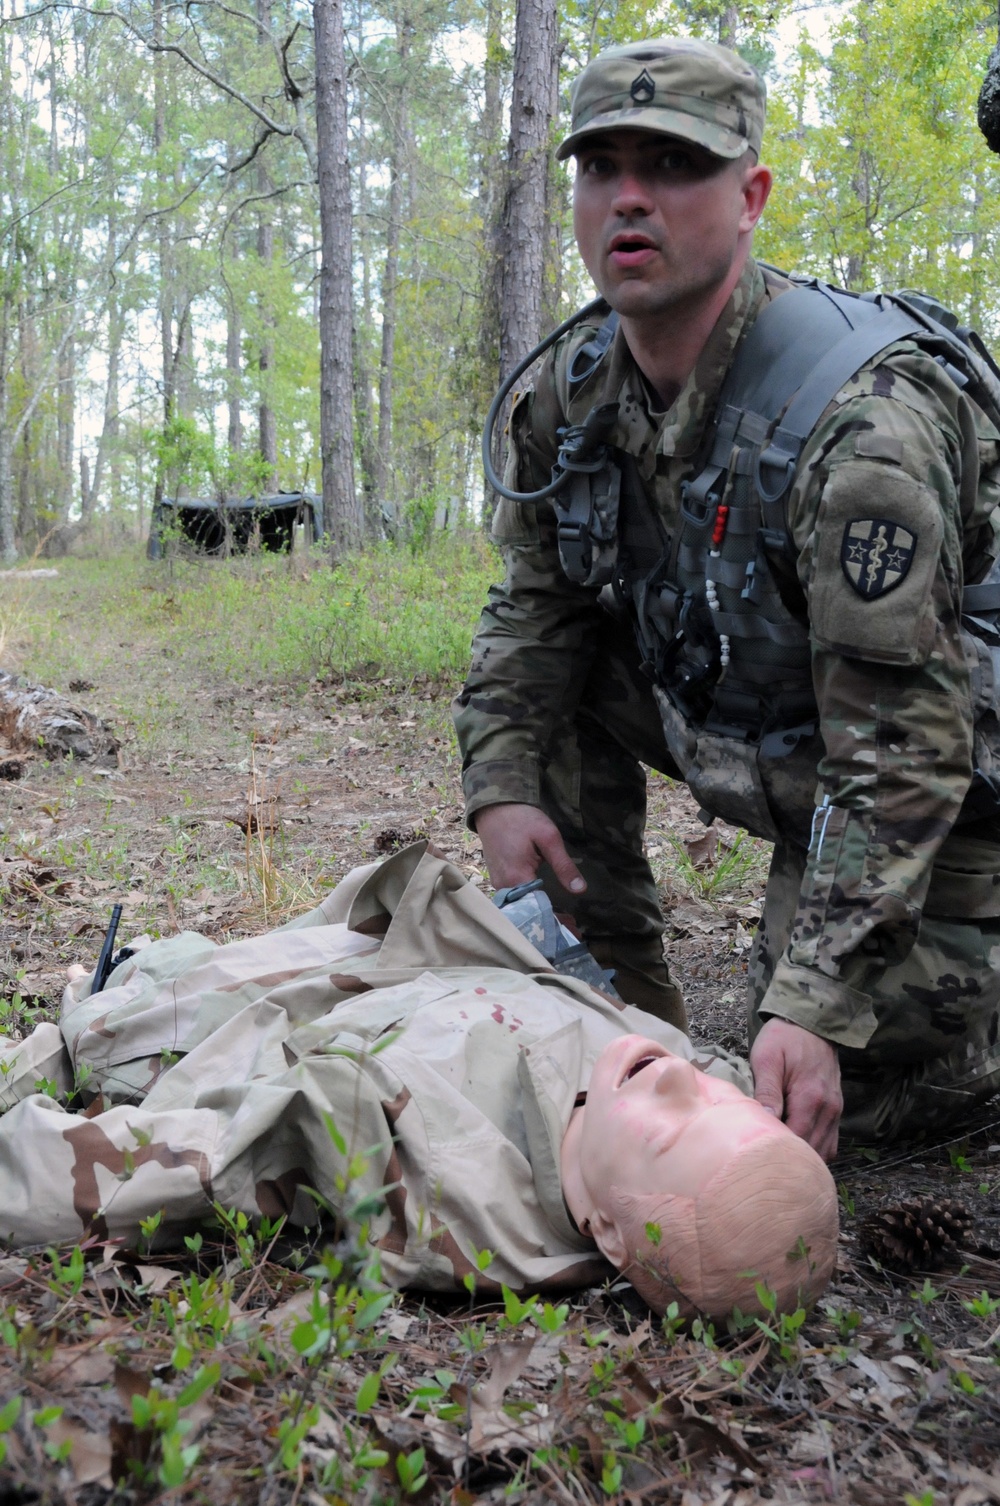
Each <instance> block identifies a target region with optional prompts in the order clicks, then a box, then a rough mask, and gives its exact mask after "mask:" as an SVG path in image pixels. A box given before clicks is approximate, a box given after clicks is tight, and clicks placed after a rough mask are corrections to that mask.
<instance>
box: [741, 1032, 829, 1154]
mask: <svg viewBox="0 0 1000 1506" xmlns="http://www.w3.org/2000/svg"><path fill="white" fill-rule="evenodd" d="M750 1067H751V1070H752V1072H753V1079H754V1097H755V1098H756V1099H757V1102H758V1103H761V1104H763V1105H764V1107H765V1108H766V1109H770V1110H771V1112H772V1113H773V1114H776V1115H777V1117H778V1118H779V1119H783V1120H784V1121H785V1123H786V1124H787V1125H788V1128H789V1129H790V1130H794V1131H795V1133H796V1134H797V1135H801V1137H802V1139H803V1140H807V1141H808V1142H809V1144H810V1145H811V1146H812V1148H813V1150H815V1151H818V1152H819V1154H820V1155H821V1156H822V1157H823V1159H824V1161H832V1160H833V1157H834V1156H835V1155H836V1154H837V1132H838V1126H839V1124H840V1116H841V1113H842V1112H843V1108H844V1099H843V1096H842V1094H841V1091H840V1062H839V1060H838V1058H837V1052H836V1050H835V1049H834V1047H833V1046H832V1045H831V1044H830V1042H829V1041H826V1040H824V1039H823V1037H822V1036H819V1035H813V1034H812V1032H811V1031H809V1030H803V1028H802V1026H801V1025H793V1024H792V1023H791V1022H790V1021H789V1020H781V1019H777V1018H773V1019H770V1020H767V1021H766V1022H765V1024H764V1026H763V1028H762V1029H761V1032H760V1034H759V1035H758V1037H757V1039H756V1040H755V1041H754V1043H753V1048H752V1049H751V1052H750Z"/></svg>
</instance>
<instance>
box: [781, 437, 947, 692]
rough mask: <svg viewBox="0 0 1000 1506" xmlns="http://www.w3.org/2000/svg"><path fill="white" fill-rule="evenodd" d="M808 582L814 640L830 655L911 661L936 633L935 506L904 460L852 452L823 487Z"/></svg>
mask: <svg viewBox="0 0 1000 1506" xmlns="http://www.w3.org/2000/svg"><path fill="white" fill-rule="evenodd" d="M816 534H817V539H818V542H817V546H816V551H815V558H814V566H813V578H812V581H811V582H810V586H809V617H810V625H811V629H812V636H813V638H814V640H815V641H816V642H817V643H818V644H819V645H820V646H821V647H822V648H826V649H830V650H831V651H832V652H834V653H838V654H845V655H847V656H848V657H850V658H857V659H867V660H870V661H872V662H874V663H877V664H899V665H901V666H906V667H916V666H918V665H921V664H923V663H925V662H926V660H927V656H928V655H929V653H930V651H931V649H932V647H933V646H934V638H935V630H936V629H935V622H936V619H935V612H934V605H933V602H932V600H931V592H932V587H933V584H934V578H935V575H936V572H937V569H938V560H939V556H940V550H941V542H942V538H943V534H944V527H943V524H942V520H941V505H940V503H939V501H938V499H937V497H936V496H935V495H934V493H933V492H932V491H931V490H930V488H929V487H927V486H924V485H923V483H922V482H920V481H917V480H915V479H914V477H913V476H911V475H910V474H909V472H908V471H905V470H903V468H902V467H901V466H897V465H892V464H889V463H887V462H885V461H879V460H871V459H864V458H861V457H858V456H855V457H854V458H852V459H850V460H845V461H844V462H843V463H842V464H840V465H835V466H834V467H833V469H832V470H831V472H830V477H829V480H828V481H827V484H826V487H825V488H824V491H823V499H822V503H821V506H820V511H819V516H818V518H817V523H816Z"/></svg>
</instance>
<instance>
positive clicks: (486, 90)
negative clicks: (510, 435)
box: [479, 0, 503, 526]
mask: <svg viewBox="0 0 1000 1506" xmlns="http://www.w3.org/2000/svg"><path fill="white" fill-rule="evenodd" d="M502 16H503V7H502V4H501V0H487V5H486V61H485V65H484V68H483V111H482V114H481V116H480V117H479V214H480V219H481V222H482V227H483V255H482V259H481V262H480V281H479V309H480V313H479V366H480V371H481V374H482V375H481V380H482V387H483V391H482V393H481V403H480V406H481V409H482V411H483V413H485V412H486V409H487V407H488V406H489V403H490V401H491V400H492V396H493V391H494V389H495V388H496V385H497V383H498V381H499V379H500V286H501V282H502V279H503V270H502V269H503V255H502V251H501V243H500V242H501V225H500V210H501V205H502V202H503V192H502V176H503V156H502V152H501V141H500V133H501V130H502V127H503V88H502V83H503V80H502V59H503V35H502V31H501V22H502ZM502 444H503V439H502V436H501V435H500V434H499V433H498V434H496V435H495V437H494V445H493V463H494V466H496V465H497V464H498V463H499V461H500V450H501V447H502ZM496 503H497V499H496V496H495V495H494V493H493V492H492V491H491V490H487V492H486V494H485V496H484V499H483V522H484V524H485V525H486V526H489V524H490V523H491V522H492V521H493V513H494V511H495V510H496Z"/></svg>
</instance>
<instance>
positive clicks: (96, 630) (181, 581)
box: [22, 533, 499, 865]
mask: <svg viewBox="0 0 1000 1506" xmlns="http://www.w3.org/2000/svg"><path fill="white" fill-rule="evenodd" d="M63 572H64V574H65V576H66V578H67V579H66V587H67V590H68V592H69V598H68V599H65V605H64V606H63V607H62V608H61V610H60V611H48V612H44V613H41V612H40V613H38V614H37V615H35V614H33V615H32V616H31V617H30V619H28V620H27V621H26V623H25V627H24V632H23V640H22V641H24V642H25V643H26V644H30V648H29V649H28V652H29V653H30V657H31V662H32V666H33V674H34V675H36V676H37V677H39V678H42V679H46V678H48V679H50V680H55V681H57V682H58V681H63V680H65V679H67V678H72V677H73V675H74V674H76V673H78V672H79V670H80V662H81V661H80V658H79V654H80V644H81V642H83V641H87V642H89V643H90V645H91V648H90V649H89V653H88V659H87V667H88V673H95V672H100V673H102V674H103V673H105V672H106V674H107V676H108V683H114V679H115V676H116V671H117V664H116V661H117V658H118V656H119V655H120V653H121V648H120V634H119V626H120V622H121V620H122V618H123V617H125V618H128V619H130V620H131V621H132V623H133V624H134V626H135V628H136V630H137V631H141V632H142V634H143V635H144V638H145V639H146V641H147V642H148V643H149V644H150V645H151V646H159V647H160V648H161V649H162V651H163V652H164V653H165V654H166V655H167V656H168V657H169V658H171V659H178V658H182V657H183V658H184V659H185V660H186V661H188V662H192V661H193V662H194V663H197V664H200V665H202V666H204V667H205V668H206V669H208V670H211V671H212V672H214V673H217V674H218V675H219V676H220V677H225V678H231V679H235V680H237V681H242V682H243V683H252V682H255V681H257V680H259V679H260V678H261V677H267V678H271V679H277V680H286V681H290V682H292V683H293V684H302V683H304V682H306V681H309V680H311V679H314V678H317V677H319V678H322V679H326V680H328V681H332V682H334V683H343V682H360V683H364V682H369V683H370V682H374V681H381V680H386V679H389V680H391V681H392V682H393V683H396V684H400V683H402V684H406V683H407V682H408V681H410V680H412V679H413V678H414V677H415V676H417V675H424V676H427V677H429V678H432V679H437V678H439V677H445V676H447V677H449V678H450V679H457V678H458V677H459V676H460V675H462V674H463V673H464V671H465V669H466V667H467V660H468V654H469V644H470V641H471V638H472V633H473V631H474V628H475V624H476V620H477V618H478V616H479V613H480V611H481V609H482V604H483V601H484V600H485V597H486V592H487V590H488V587H489V585H490V584H491V583H492V581H494V580H495V579H496V577H497V575H498V574H499V567H498V564H497V561H496V557H495V555H494V554H493V552H492V550H491V549H490V548H489V546H488V545H486V544H485V543H483V542H482V540H481V539H480V538H479V537H478V536H477V535H472V536H462V535H453V534H442V533H438V534H436V535H435V536H434V545H433V548H431V549H428V550H427V551H426V552H424V553H413V552H412V551H411V550H410V548H409V547H408V546H407V545H405V544H400V545H393V544H383V545H380V546H379V547H378V548H377V549H373V550H370V551H368V552H366V553H365V554H363V555H361V556H359V557H358V558H357V559H352V560H348V561H344V563H343V564H341V565H339V566H338V567H337V568H336V569H334V570H331V569H330V568H329V567H328V566H327V565H325V564H317V565H316V567H315V568H313V569H310V570H309V571H308V572H307V573H306V574H305V576H304V577H303V576H302V575H301V574H298V573H294V572H292V571H291V570H290V569H289V568H288V564H287V562H286V561H284V560H281V561H277V560H274V559H272V558H269V557H266V556H265V557H263V558H260V559H255V560H254V559H232V560H229V561H221V560H220V561H198V560H196V561H180V560H174V561H163V562H160V563H157V564H148V563H147V562H145V561H142V560H138V559H136V558H134V557H129V556H122V557H120V558H118V559H116V561H115V563H114V566H113V568H110V569H109V567H108V565H107V564H106V563H101V562H96V561H85V560H79V561H77V560H69V561H66V562H65V565H64V566H63ZM62 613H65V614H66V615H65V617H64V616H63V615H62ZM69 617H71V618H72V620H73V623H74V631H73V632H72V633H70V634H67V633H66V631H65V626H66V619H67V618H69ZM102 642H103V643H104V645H105V647H104V650H103V653H104V657H102V653H101V649H100V648H98V647H97V645H99V644H101V643H102ZM171 694H176V695H178V696H183V694H184V684H183V682H182V681H179V682H178V684H177V686H176V687H172V686H169V685H165V684H164V683H163V682H162V681H159V680H158V681H157V682H156V684H151V685H150V686H149V688H148V701H147V703H146V707H145V708H144V706H143V704H142V701H141V700H140V701H139V702H137V703H136V704H135V705H134V706H133V707H132V708H130V709H131V710H132V714H133V716H134V717H135V720H136V729H137V731H138V732H139V734H140V741H143V742H144V741H146V739H147V738H149V739H151V740H152V739H155V737H156V733H157V727H158V725H159V724H160V723H162V721H163V719H164V717H167V716H169V714H170V713H169V702H168V699H167V698H168V697H169V695H171ZM181 838H182V840H183V841H184V842H185V843H188V842H190V840H191V839H190V836H189V834H188V833H186V832H185V833H182V834H181ZM175 856H177V858H178V861H181V859H183V862H184V864H185V865H189V863H190V859H191V853H190V852H189V851H187V850H185V852H184V853H183V854H175ZM102 862H106V853H105V854H104V856H103V857H102Z"/></svg>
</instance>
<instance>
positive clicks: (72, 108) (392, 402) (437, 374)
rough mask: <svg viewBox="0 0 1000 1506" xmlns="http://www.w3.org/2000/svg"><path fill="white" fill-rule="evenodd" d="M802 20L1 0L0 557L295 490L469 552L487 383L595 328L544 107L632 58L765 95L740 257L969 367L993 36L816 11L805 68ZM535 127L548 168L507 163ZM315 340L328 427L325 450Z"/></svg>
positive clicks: (983, 12) (960, 13)
mask: <svg viewBox="0 0 1000 1506" xmlns="http://www.w3.org/2000/svg"><path fill="white" fill-rule="evenodd" d="M810 9H815V7H803V8H802V11H803V13H802V14H797V12H796V8H795V7H794V6H793V5H790V4H789V3H788V0H776V3H774V4H768V5H764V4H762V3H759V0H754V3H751V4H747V5H744V6H741V7H732V6H720V5H716V4H711V3H706V0H679V3H677V4H665V5H664V4H661V5H654V6H652V7H649V6H647V5H645V4H640V3H638V0H619V3H615V0H611V3H608V4H602V3H601V0H594V3H587V0H581V3H579V4H578V3H576V0H570V3H566V4H564V5H563V6H562V7H560V9H559V10H558V12H556V9H555V7H554V6H553V5H551V4H548V3H546V0H519V3H518V5H517V7H516V9H515V7H514V6H513V5H511V4H509V3H508V4H504V3H501V0H383V3H380V4H376V5H373V4H371V3H370V0H345V3H343V4H342V3H341V0H315V4H314V5H310V4H305V3H300V0H245V3H239V0H232V3H231V0H225V3H223V0H197V3H196V0H187V3H184V4H174V3H169V0H122V3H120V4H117V5H116V4H109V3H107V0H96V3H91V4H86V3H83V0H78V3H72V0H49V3H45V4H36V3H33V0H0V154H2V162H0V375H2V378H3V380H2V382H0V552H2V553H3V554H4V556H5V558H7V559H8V560H10V559H11V558H13V557H14V556H15V554H16V553H17V552H20V553H21V554H25V553H30V552H31V551H32V550H34V549H36V548H38V547H39V546H41V545H42V544H43V541H47V543H46V545H45V547H48V548H53V547H58V546H59V544H60V541H62V542H65V541H66V540H67V539H69V538H70V537H72V535H73V534H74V533H75V532H77V531H79V530H80V529H82V528H89V529H91V530H95V529H96V530H97V531H98V532H99V533H102V534H103V535H105V536H110V537H112V538H114V537H127V538H138V537H141V536H142V534H143V532H144V530H145V529H146V528H147V527H148V524H149V519H150V514H151V510H152V507H153V505H154V502H155V501H156V500H157V499H160V498H162V497H164V496H177V495H180V496H184V495H191V496H209V497H216V498H219V499H222V498H226V497H235V496H246V495H248V494H253V493H260V492H264V493H273V492H275V491H278V490H288V491H304V492H311V491H312V492H314V491H319V490H320V487H321V483H322V481H323V479H324V477H323V475H322V472H323V471H324V469H325V470H326V471H327V473H328V474H327V477H326V480H327V483H328V484H330V481H331V474H332V472H333V471H336V472H337V474H338V478H339V483H340V485H341V492H340V494H339V495H341V496H342V497H344V498H348V499H349V501H350V505H354V503H353V499H354V497H355V496H356V497H357V518H358V521H357V524H356V527H355V529H354V532H353V533H351V532H350V531H348V532H347V533H346V534H344V535H343V539H346V540H347V542H349V543H351V542H353V543H357V542H359V540H360V538H361V537H362V536H366V537H368V538H379V537H385V536H387V535H388V536H398V535H400V534H402V535H405V536H413V535H417V536H421V537H426V536H427V534H428V533H429V532H430V530H432V529H434V528H440V527H455V526H459V525H461V524H463V523H473V522H478V521H479V518H480V515H481V511H482V479H481V473H480V468H479V460H478V441H479V431H480V427H481V424H482V419H483V415H484V413H485V410H486V407H487V405H488V402H489V399H490V397H491V395H492V391H493V389H494V387H495V386H496V383H497V380H498V377H499V375H500V371H501V368H502V367H503V368H505V369H509V368H510V366H511V365H512V364H513V360H515V359H517V358H518V357H519V356H520V355H523V354H524V353H525V351H526V350H527V349H528V348H530V345H531V344H532V343H533V340H534V339H537V338H538V336H539V335H540V334H541V333H543V332H544V331H545V330H546V329H548V328H550V327H552V325H554V324H555V323H556V322H557V321H558V320H559V319H561V318H564V317H565V316H566V315H567V314H568V313H569V312H571V311H572V309H573V308H575V307H577V306H578V305H579V304H581V303H583V302H584V301H585V300H586V299H587V298H588V297H590V296H592V289H591V287H590V284H589V280H588V279H587V277H586V274H585V273H584V272H583V270H582V268H581V266H580V264H579V262H578V260H577V258H576V256H575V253H574V251H573V247H572V236H571V232H570V218H569V189H570V173H571V171H572V167H571V166H570V167H569V169H567V168H565V167H562V166H560V165H558V164H556V163H554V162H553V161H552V157H551V151H550V150H549V148H550V147H551V146H552V145H554V143H555V142H556V141H557V140H558V139H559V137H560V135H561V134H563V132H564V130H565V122H566V119H567V116H568V102H569V84H570V81H571V80H572V77H573V76H574V75H575V74H576V72H577V71H578V70H579V68H580V67H581V66H582V64H584V63H585V62H586V61H587V60H588V59H589V58H590V57H591V56H593V54H594V53H595V52H596V51H598V50H599V49H600V48H601V47H604V46H606V45H609V44H611V43H616V42H625V41H631V40H635V39H637V38H639V37H642V36H645V35H652V34H657V33H662V32H668V31H671V30H678V31H683V32H687V33H691V34H697V35H705V36H710V37H712V38H714V39H717V40H723V41H727V42H729V43H731V44H734V45H736V46H737V47H739V48H740V50H742V51H743V52H744V53H745V55H747V56H748V57H750V58H751V60H752V61H753V62H755V63H756V64H757V66H758V67H760V68H761V69H762V71H764V73H765V74H766V76H767V80H768V88H769V121H768V130H767V134H766V137H765V158H766V160H768V161H769V162H770V164H771V165H772V166H773V167H774V168H775V170H776V175H777V183H776V189H775V192H774V194H773V196H772V199H771V202H770V204H769V206H768V209H767V212H766V215H765V218H764V221H763V223H762V225H761V228H760V230H759V232H758V237H757V251H758V254H759V255H761V256H762V257H763V258H764V259H766V260H768V261H771V262H773V263H775V264H777V265H779V266H781V267H784V268H786V269H789V270H799V271H806V272H813V273H817V274H819V275H820V276H822V277H825V278H828V279H830V280H832V281H835V282H837V283H840V284H842V285H843V286H846V287H849V288H852V289H868V288H877V287H887V288H902V287H917V288H921V289H924V290H926V291H928V292H930V293H932V294H934V295H936V296H937V297H938V298H939V299H940V300H941V301H942V302H943V303H945V304H946V305H948V306H949V307H951V308H953V309H954V310H955V311H956V313H957V314H958V315H959V317H960V319H961V320H962V321H963V322H967V323H970V324H973V325H976V326H978V327H979V328H980V329H981V330H982V331H983V332H984V334H985V336H986V338H987V340H988V341H991V342H993V341H996V339H997V338H998V336H1000V263H998V256H997V238H998V228H997V227H998V215H997V189H998V174H1000V164H998V162H997V159H996V158H995V157H994V156H992V155H991V153H990V152H989V150H988V148H987V146H986V144H985V142H984V141H983V138H982V136H981V135H980V134H979V131H978V129H977V127H976V98H977V94H978V91H979V87H980V84H981V82H982V78H983V73H984V69H985V66H986V60H987V56H988V53H989V50H990V47H991V46H992V45H993V42H994V41H995V39H996V11H995V10H992V11H991V10H989V9H988V8H987V6H986V5H985V4H983V3H981V0H977V3H972V0H858V3H854V4H849V3H841V4H839V5H833V6H830V7H827V8H825V12H824V14H825V16H826V18H827V19H828V21H829V27H828V32H827V34H826V35H824V38H823V40H822V42H821V43H820V42H818V41H816V40H814V39H812V37H811V36H810V32H809V31H808V30H807V28H806V26H805V24H804V23H805V22H806V21H807V20H808V19H809V16H808V14H807V12H808V11H809V10H810ZM331 26H332V27H333V29H332V30H331V29H330V28H331ZM817 35H818V33H817ZM317 38H319V40H320V55H319V56H317ZM533 42H537V45H532V43H533ZM529 65H534V67H535V70H536V75H537V76H534V77H533V76H531V74H530V71H529ZM331 68H332V72H331V71H329V70H330V69H331ZM324 69H326V70H327V71H326V72H324ZM338 70H339V71H338ZM539 70H540V71H539ZM324 79H326V80H328V81H329V80H332V83H330V84H329V87H331V88H332V89H333V91H334V94H333V95H332V96H331V97H332V98H333V99H334V104H335V105H336V107H337V108H338V109H342V111H343V119H344V122H345V125H346V140H345V141H340V138H338V137H337V136H336V128H337V119H338V118H340V117H337V115H336V111H335V112H334V115H333V116H330V115H329V112H328V114H327V117H326V121H327V123H329V124H330V129H329V130H328V129H327V127H326V125H325V124H324V117H323V103H322V98H323V90H324V88H325V87H327V84H325V83H324ZM318 89H319V95H320V98H319V101H318V99H317V90H318ZM337 91H339V93H338V92H337ZM526 102H527V103H526ZM318 104H319V110H317V105H318ZM531 111H534V114H535V117H537V118H538V119H540V122H541V130H542V132H543V135H542V136H541V137H540V138H539V139H540V140H541V141H542V143H543V146H544V148H545V150H544V151H541V150H539V149H537V148H535V147H532V146H530V145H529V146H527V147H524V148H523V149H522V148H519V146H518V139H519V138H518V132H519V130H520V124H521V122H522V121H524V120H527V119H528V117H529V115H530V114H531ZM317 114H319V119H317ZM331 122H332V123H331ZM331 132H332V133H333V134H331ZM338 142H339V143H340V144H338ZM519 150H520V151H521V156H520V157H519V156H518V152H519ZM532 153H533V155H532ZM543 159H544V160H543ZM525 163H532V164H533V166H532V169H531V170H532V171H533V172H535V175H536V176H535V182H534V187H533V188H532V193H533V194H534V196H535V201H536V205H537V212H538V214H539V215H540V216H541V218H540V219H538V220H537V221H536V223H537V224H538V225H540V226H541V227H542V228H541V232H540V233H537V234H533V235H528V236H527V240H528V242H529V244H528V246H527V248H525V246H524V245H523V244H519V242H518V236H517V235H516V234H515V233H514V231H513V229H512V225H513V220H512V216H513V215H514V214H515V213H516V210H517V206H516V197H517V192H518V189H519V186H523V184H524V182H526V181H527V176H526V172H527V170H526V168H525ZM324 164H325V165H326V167H327V168H329V169H330V170H331V171H334V172H335V171H337V170H341V171H342V173H343V177H342V184H343V185H344V188H343V192H342V193H341V196H340V198H339V199H338V198H337V196H336V188H335V187H334V189H332V190H331V189H328V190H327V195H326V199H325V200H324V199H323V183H324ZM331 181H332V180H331ZM348 185H349V207H348V193H347V187H348ZM323 202H325V203H326V205H327V210H328V213H327V219H326V220H325V222H323V223H322V224H321V207H322V203H323ZM324 235H325V236H326V237H327V240H326V241H324ZM520 239H521V241H522V242H523V241H524V240H525V236H524V235H523V234H522V235H521V237H520ZM324 245H326V246H327V248H328V265H327V268H326V273H325V276H324V277H322V278H321V275H320V274H321V248H322V246H324ZM523 255H527V256H528V257H529V259H531V258H533V261H534V263H535V264H536V270H537V292H536V293H535V294H532V293H531V287H530V286H529V285H530V284H531V279H532V277H534V276H535V271H531V272H530V275H529V273H528V272H526V271H524V270H523V268H522V266H521V265H520V263H519V262H518V261H517V257H518V256H523ZM529 270H530V269H529ZM335 274H336V275H339V278H340V281H339V283H336V276H335ZM338 287H339V289H340V291H339V293H338V292H337V291H336V289H337V288H338ZM331 290H332V291H331ZM335 297H337V298H339V299H340V302H339V303H338V304H337V305H336V307H334V305H333V302H332V300H333V299H334V298H335ZM531 297H534V300H535V301H534V304H532V303H531ZM324 305H325V307H326V313H327V316H328V319H329V323H328V326H327V329H328V332H329V331H330V330H332V332H333V333H332V335H331V334H329V333H328V336H327V337H326V339H327V346H328V359H329V360H330V361H332V362H334V366H331V367H330V370H331V371H333V370H334V369H335V367H336V366H337V363H339V371H340V377H341V378H342V392H343V393H344V394H345V396H344V397H343V398H342V401H341V406H340V408H339V410H338V409H336V407H335V406H333V407H331V408H329V409H328V416H327V419H326V420H325V423H326V430H325V432H326V435H327V438H326V440H325V441H323V440H322V439H321V421H320V396H321V387H324V385H325V383H326V378H325V377H323V378H322V380H321V341H320V327H321V315H322V313H323V311H324ZM345 310H349V312H345ZM348 325H349V328H347V326H348ZM341 336H342V337H343V339H340V337H341ZM334 344H336V347H337V348H336V351H334ZM338 413H339V416H338ZM345 414H346V417H345ZM324 446H325V449H324ZM324 453H325V456H326V466H325V467H324V465H323V458H324ZM324 490H326V488H324ZM327 515H328V516H330V512H329V509H328V514H327ZM342 541H343V540H342Z"/></svg>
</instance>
